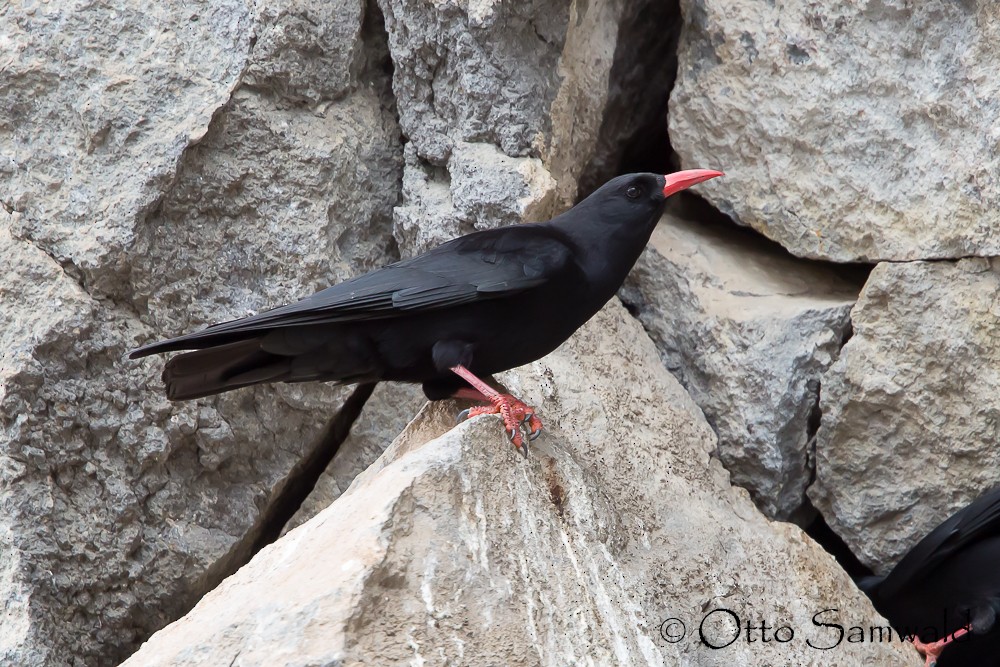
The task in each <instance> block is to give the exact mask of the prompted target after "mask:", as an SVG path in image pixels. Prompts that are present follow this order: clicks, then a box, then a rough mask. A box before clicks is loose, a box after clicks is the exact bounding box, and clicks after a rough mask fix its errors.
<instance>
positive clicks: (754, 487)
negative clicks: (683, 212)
mask: <svg viewBox="0 0 1000 667" xmlns="http://www.w3.org/2000/svg"><path fill="white" fill-rule="evenodd" d="M857 291H858V288H857V287H856V286H854V285H852V284H851V283H849V282H847V281H846V280H844V279H843V278H841V277H840V276H838V275H837V274H835V273H834V272H833V271H832V270H831V269H829V268H826V267H821V266H816V265H815V264H812V263H808V262H803V261H800V260H796V259H795V258H793V257H790V256H788V254H787V253H786V252H784V251H783V250H781V249H780V248H778V247H776V246H773V245H771V244H767V243H761V242H759V241H757V240H756V239H754V238H753V237H752V235H750V234H737V233H733V230H731V229H728V228H720V227H718V226H716V225H714V224H712V223H710V222H707V221H704V220H703V219H698V218H697V217H694V218H690V219H685V218H683V217H676V216H672V215H667V216H665V217H664V218H663V220H661V222H660V225H659V226H658V227H657V229H656V231H655V232H654V233H653V237H652V240H651V242H650V244H649V247H648V248H647V250H646V252H645V254H644V255H643V257H642V258H641V259H640V261H639V264H638V265H637V267H636V269H635V270H634V271H633V272H632V275H631V277H630V279H629V281H628V283H627V285H626V288H625V289H624V291H623V294H622V296H623V298H624V300H625V301H626V303H629V304H630V305H631V306H632V307H633V309H634V310H637V312H638V317H639V320H640V321H641V322H642V324H643V326H644V327H645V328H646V330H647V331H648V332H649V333H650V335H651V336H652V338H653V340H654V341H655V342H656V345H657V348H658V349H659V351H660V356H661V357H662V358H663V361H664V363H665V364H666V366H667V368H668V369H669V370H670V371H671V372H672V373H673V374H674V375H675V376H676V377H677V378H678V380H680V382H681V384H683V385H684V387H685V388H686V389H687V390H688V391H689V392H691V397H692V398H693V399H694V401H695V403H697V404H698V405H699V406H700V407H701V409H702V410H704V411H705V416H706V417H707V418H708V421H709V423H710V424H711V425H712V427H713V428H714V429H715V431H716V433H717V434H718V436H719V457H720V458H721V460H722V462H723V464H724V465H725V466H726V469H727V470H729V472H730V474H731V475H732V478H733V483H735V484H739V485H740V486H742V487H744V488H746V489H747V490H749V491H750V495H751V496H752V497H753V498H754V501H755V502H756V503H757V506H758V507H760V508H761V510H762V511H763V512H764V513H765V514H767V515H769V516H771V517H775V518H780V519H787V518H789V517H791V516H792V514H793V513H794V512H795V510H797V509H798V508H799V507H800V506H801V504H802V502H803V500H804V499H805V489H806V486H807V485H808V484H809V481H810V478H811V475H812V469H811V466H810V465H809V451H808V447H809V436H810V435H811V434H810V433H809V430H810V423H809V422H810V418H811V417H812V413H813V411H814V410H815V409H816V404H817V401H818V400H819V381H820V377H821V376H822V374H823V373H824V372H825V371H826V370H827V369H828V368H829V366H830V364H831V363H833V360H834V359H835V358H836V356H837V352H838V350H839V349H840V345H841V341H842V340H843V339H844V337H845V336H846V335H847V332H848V330H849V328H850V310H851V306H852V305H853V303H854V300H855V298H856V295H857Z"/></svg>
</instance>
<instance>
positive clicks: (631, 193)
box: [625, 185, 642, 199]
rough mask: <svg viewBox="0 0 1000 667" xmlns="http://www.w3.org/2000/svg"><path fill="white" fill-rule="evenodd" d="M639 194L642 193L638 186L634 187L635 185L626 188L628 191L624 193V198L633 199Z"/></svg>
mask: <svg viewBox="0 0 1000 667" xmlns="http://www.w3.org/2000/svg"><path fill="white" fill-rule="evenodd" d="M641 193H642V191H641V190H640V189H639V187H638V186H636V185H630V186H628V189H627V190H626V191H625V196H626V197H628V198H629V199H635V198H636V197H638V196H639V195H640V194H641Z"/></svg>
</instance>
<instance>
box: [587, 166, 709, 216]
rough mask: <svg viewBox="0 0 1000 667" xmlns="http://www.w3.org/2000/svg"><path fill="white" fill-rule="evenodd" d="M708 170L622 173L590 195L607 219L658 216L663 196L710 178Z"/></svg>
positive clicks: (665, 196) (663, 199)
mask: <svg viewBox="0 0 1000 667" xmlns="http://www.w3.org/2000/svg"><path fill="white" fill-rule="evenodd" d="M722 175H723V173H722V172H721V171H713V170H711V169H687V170H685V171H678V172H675V173H673V174H666V175H665V176H661V175H659V174H625V175H624V176H618V177H617V178H613V179H611V180H610V181H608V182H607V183H605V184H604V185H603V186H601V187H600V188H599V189H598V190H597V191H596V192H595V193H594V194H593V195H591V197H589V198H588V199H590V198H593V199H594V200H595V202H599V205H600V209H601V215H602V217H606V218H608V219H611V220H615V221H619V220H636V219H639V220H649V219H651V218H655V219H659V216H660V213H661V212H662V211H663V204H664V201H665V200H666V198H667V197H669V196H670V195H672V194H675V193H677V192H680V191H681V190H686V189H687V188H689V187H691V186H692V185H696V184H697V183H702V182H703V181H707V180H709V179H710V178H715V177H716V176H722Z"/></svg>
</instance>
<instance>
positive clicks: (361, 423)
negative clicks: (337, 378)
mask: <svg viewBox="0 0 1000 667" xmlns="http://www.w3.org/2000/svg"><path fill="white" fill-rule="evenodd" d="M426 402H427V399H426V397H425V396H424V392H423V391H422V390H421V389H420V386H419V385H413V384H402V383H396V382H381V383H379V385H378V386H377V387H376V388H375V392H374V394H372V397H371V398H370V399H368V402H367V403H365V407H364V409H362V411H361V414H360V415H359V416H358V419H357V421H355V422H354V424H353V425H352V426H351V432H350V434H349V435H348V436H347V438H346V439H345V440H344V442H343V443H341V445H340V447H339V448H338V449H337V454H336V456H334V458H333V461H331V462H330V465H329V466H327V468H326V470H325V471H324V473H323V475H322V476H320V478H319V479H317V480H316V486H315V488H313V491H312V493H310V494H309V497H308V498H306V500H305V502H303V503H302V506H301V507H300V508H299V511H298V512H296V513H295V516H293V517H292V518H291V519H290V520H289V522H288V523H287V524H286V525H285V528H284V531H283V532H286V533H287V532H288V531H289V530H291V529H292V528H296V527H298V526H301V525H302V524H303V523H305V522H306V521H308V520H309V519H311V518H313V517H314V516H316V515H317V514H319V513H320V512H322V511H323V510H324V509H326V508H327V507H328V506H329V505H330V504H331V503H332V502H333V501H334V500H336V499H337V498H339V497H340V496H341V495H342V494H343V493H344V491H346V490H347V487H349V486H350V485H351V482H353V481H354V478H355V477H357V476H358V475H359V474H360V473H362V472H364V470H365V469H367V468H368V466H370V465H371V464H372V463H374V462H375V460H376V459H378V457H379V456H381V455H382V452H384V451H385V448H386V447H388V446H389V443H390V442H392V439H393V438H395V437H396V435H398V434H399V433H400V432H401V431H402V430H403V429H404V428H405V427H406V425H407V424H408V423H409V422H410V420H411V419H413V418H414V417H415V416H416V414H417V413H418V412H419V411H420V408H421V406H423V404H424V403H426Z"/></svg>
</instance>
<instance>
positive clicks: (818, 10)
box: [670, 0, 1000, 261]
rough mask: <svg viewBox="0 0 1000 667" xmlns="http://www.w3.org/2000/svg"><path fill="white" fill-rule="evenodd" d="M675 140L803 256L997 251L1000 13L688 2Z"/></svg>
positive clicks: (771, 233) (895, 5) (736, 207)
mask: <svg viewBox="0 0 1000 667" xmlns="http://www.w3.org/2000/svg"><path fill="white" fill-rule="evenodd" d="M681 8H682V13H683V15H684V29H683V33H682V36H681V49H680V56H679V70H678V78H677V86H676V87H675V89H674V91H673V93H672V96H671V100H670V136H671V140H672V142H673V146H674V148H675V149H676V150H677V152H678V153H679V154H680V157H681V159H682V162H683V164H684V166H686V167H687V166H696V167H717V168H720V169H722V170H724V171H725V172H726V174H727V177H726V178H724V179H715V180H713V181H711V183H707V184H705V185H704V186H703V187H702V188H701V190H700V191H701V192H702V193H704V194H705V196H706V197H708V199H709V200H710V201H711V202H712V203H713V204H715V205H716V206H717V207H718V208H720V209H721V210H723V211H724V212H726V213H728V214H730V215H732V216H733V217H734V218H735V219H736V220H738V221H739V222H741V223H742V224H745V225H749V226H751V227H753V228H754V229H756V230H757V231H759V232H761V233H763V234H765V235H767V236H768V237H770V238H772V239H774V240H776V241H778V242H779V243H781V244H782V245H783V246H784V247H786V248H787V249H788V250H790V251H791V252H793V253H794V254H796V255H799V256H803V257H812V258H823V259H832V260H835V261H875V260H912V259H933V258H958V257H963V256H968V255H998V254H1000V232H998V229H1000V227H998V225H997V221H998V218H997V211H998V210H1000V176H998V174H1000V158H998V157H997V155H996V154H995V152H994V151H992V150H988V149H984V147H987V146H993V145H994V144H995V143H996V138H995V137H996V136H997V133H998V132H1000V107H998V106H997V105H996V104H995V103H994V102H993V100H994V99H996V97H997V94H998V90H1000V88H998V87H1000V83H998V81H997V78H996V77H995V76H993V73H994V72H995V71H996V67H997V64H998V62H1000V54H998V53H997V50H996V44H997V43H998V37H1000V22H998V21H997V20H996V19H997V13H996V12H997V6H996V4H995V3H993V2H988V1H986V0H973V1H969V2H921V3H910V2H905V1H904V0H857V1H855V2H841V3H822V4H817V3H815V2H809V1H807V0H791V1H789V2H781V3H774V2H767V3H762V2H757V1H756V0H738V1H735V2H733V1H728V0H727V1H725V2H721V1H718V0H684V1H683V2H682V3H681Z"/></svg>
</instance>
